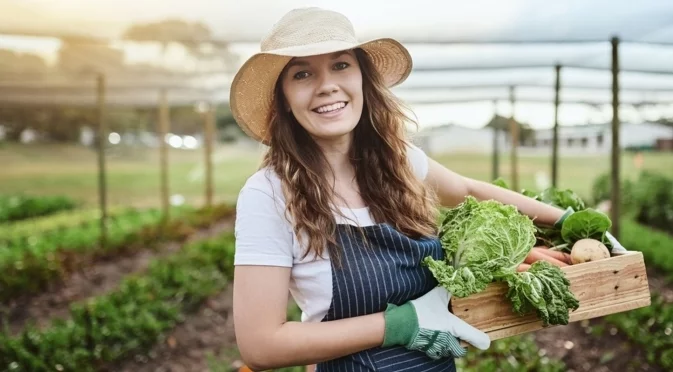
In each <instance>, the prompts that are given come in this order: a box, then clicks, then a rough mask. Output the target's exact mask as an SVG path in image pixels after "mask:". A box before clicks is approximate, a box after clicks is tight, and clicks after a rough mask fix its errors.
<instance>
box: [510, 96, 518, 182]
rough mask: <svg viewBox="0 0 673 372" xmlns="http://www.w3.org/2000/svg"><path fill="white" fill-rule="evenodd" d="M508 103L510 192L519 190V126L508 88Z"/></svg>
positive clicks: (513, 101) (513, 100) (513, 102)
mask: <svg viewBox="0 0 673 372" xmlns="http://www.w3.org/2000/svg"><path fill="white" fill-rule="evenodd" d="M509 101H510V104H511V105H512V115H511V117H510V119H509V133H510V136H511V141H512V149H511V151H510V155H511V167H512V190H519V171H518V168H519V167H518V165H517V160H518V159H517V147H518V145H519V126H518V125H517V123H516V119H515V117H514V104H515V98H514V87H513V86H511V87H509Z"/></svg>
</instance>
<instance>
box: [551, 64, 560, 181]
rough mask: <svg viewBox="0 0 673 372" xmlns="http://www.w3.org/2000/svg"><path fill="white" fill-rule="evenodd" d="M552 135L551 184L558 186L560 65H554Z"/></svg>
mask: <svg viewBox="0 0 673 372" xmlns="http://www.w3.org/2000/svg"><path fill="white" fill-rule="evenodd" d="M554 90H555V94H556V95H555V97H554V136H553V138H552V154H551V184H552V186H554V187H558V129H559V128H558V126H559V123H558V110H559V102H560V100H561V98H560V91H561V65H556V86H555V87H554Z"/></svg>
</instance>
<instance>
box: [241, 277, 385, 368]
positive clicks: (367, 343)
mask: <svg viewBox="0 0 673 372" xmlns="http://www.w3.org/2000/svg"><path fill="white" fill-rule="evenodd" d="M290 270H291V269H290V268H287V267H273V266H236V268H235V272H234V278H235V279H234V327H235V331H236V342H237V344H238V347H239V350H240V352H241V358H242V360H243V362H244V363H245V364H246V365H247V366H248V367H249V368H251V369H253V370H256V371H261V370H267V369H272V368H281V367H289V366H302V365H310V364H315V363H318V362H322V361H325V360H330V359H335V358H339V357H342V356H345V355H348V354H352V353H356V352H359V351H362V350H366V349H369V348H372V347H376V346H380V345H381V344H382V343H383V338H384V330H385V322H384V317H383V313H382V312H381V313H376V314H372V315H365V316H361V317H354V318H348V319H342V320H335V321H330V322H319V323H301V322H288V321H287V320H286V319H287V305H288V302H287V301H288V293H289V281H290Z"/></svg>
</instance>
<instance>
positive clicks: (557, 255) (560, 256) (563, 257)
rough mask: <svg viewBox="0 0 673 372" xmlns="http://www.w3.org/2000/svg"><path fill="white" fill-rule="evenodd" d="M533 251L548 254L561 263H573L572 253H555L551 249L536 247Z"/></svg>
mask: <svg viewBox="0 0 673 372" xmlns="http://www.w3.org/2000/svg"><path fill="white" fill-rule="evenodd" d="M533 250H535V251H538V252H540V253H543V254H546V255H547V256H550V257H553V258H555V259H557V260H559V261H561V262H565V263H566V264H568V265H572V261H571V260H570V253H564V252H559V251H553V250H551V249H549V248H542V247H535V248H533Z"/></svg>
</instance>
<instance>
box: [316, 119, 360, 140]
mask: <svg viewBox="0 0 673 372" xmlns="http://www.w3.org/2000/svg"><path fill="white" fill-rule="evenodd" d="M353 129H355V125H351V124H350V123H347V124H346V123H344V125H338V126H336V125H334V124H330V125H328V126H326V127H324V128H321V130H320V132H319V133H316V136H317V137H320V138H325V139H327V138H330V139H335V138H341V137H343V136H347V135H350V134H351V133H352V132H353Z"/></svg>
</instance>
